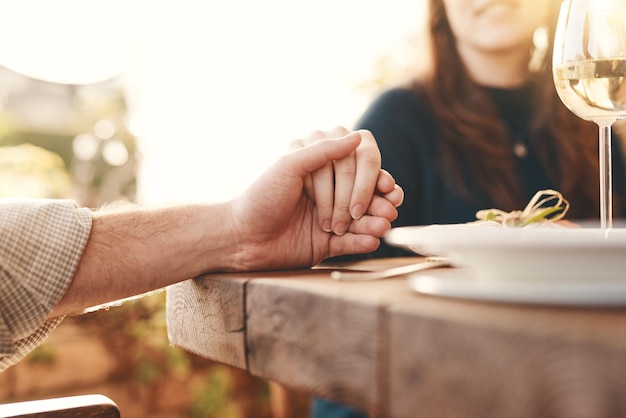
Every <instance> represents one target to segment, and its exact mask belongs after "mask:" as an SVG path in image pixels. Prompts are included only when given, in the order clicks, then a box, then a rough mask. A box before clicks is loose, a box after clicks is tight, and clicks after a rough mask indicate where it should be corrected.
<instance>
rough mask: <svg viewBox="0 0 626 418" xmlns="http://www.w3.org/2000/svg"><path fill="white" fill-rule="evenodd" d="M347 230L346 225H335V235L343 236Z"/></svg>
mask: <svg viewBox="0 0 626 418" xmlns="http://www.w3.org/2000/svg"><path fill="white" fill-rule="evenodd" d="M347 230H348V224H344V223H340V224H337V225H335V234H337V235H343V234H345V233H346V231H347Z"/></svg>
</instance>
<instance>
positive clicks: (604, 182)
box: [596, 120, 613, 229]
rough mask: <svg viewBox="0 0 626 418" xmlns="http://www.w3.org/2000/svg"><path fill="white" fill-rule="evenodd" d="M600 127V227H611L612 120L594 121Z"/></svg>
mask: <svg viewBox="0 0 626 418" xmlns="http://www.w3.org/2000/svg"><path fill="white" fill-rule="evenodd" d="M596 123H597V124H598V126H599V127H600V144H599V145H600V228H602V229H608V228H612V227H613V183H612V179H611V177H612V176H611V173H612V168H611V125H612V124H613V120H599V121H596Z"/></svg>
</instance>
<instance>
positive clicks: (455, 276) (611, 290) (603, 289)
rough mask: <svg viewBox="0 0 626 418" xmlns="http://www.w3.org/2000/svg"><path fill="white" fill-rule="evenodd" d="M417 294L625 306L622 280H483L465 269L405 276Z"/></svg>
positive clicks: (512, 301)
mask: <svg viewBox="0 0 626 418" xmlns="http://www.w3.org/2000/svg"><path fill="white" fill-rule="evenodd" d="M407 280H408V283H409V286H410V287H411V289H413V290H415V291H416V292H418V293H422V294H426V295H432V296H442V297H450V298H459V299H468V300H479V301H490V302H494V301H495V302H506V303H521V304H533V305H560V306H579V307H593V306H595V307H599V306H605V307H618V306H626V283H620V282H615V281H613V282H583V281H578V282H573V283H572V282H563V281H561V282H555V281H552V282H485V281H481V280H477V279H476V278H475V277H472V274H471V273H470V272H469V271H468V270H466V269H439V270H432V271H430V272H420V273H415V274H413V275H411V276H409V278H408V279H407Z"/></svg>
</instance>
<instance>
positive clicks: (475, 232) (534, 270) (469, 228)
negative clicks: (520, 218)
mask: <svg viewBox="0 0 626 418" xmlns="http://www.w3.org/2000/svg"><path fill="white" fill-rule="evenodd" d="M496 225H497V224H496ZM385 239H386V241H387V242H388V243H390V244H392V245H396V246H402V247H406V248H409V249H411V250H413V251H414V252H416V253H418V254H422V255H440V256H445V257H448V258H449V259H450V261H451V263H452V264H453V265H455V266H457V267H467V268H469V269H470V270H471V271H472V275H473V277H474V280H477V281H485V282H497V283H499V282H535V283H537V282H541V283H543V282H569V283H571V282H575V281H581V282H585V283H593V282H596V281H599V282H618V283H623V284H624V286H626V229H623V228H622V229H610V230H606V231H605V230H601V229H599V228H565V227H535V228H506V227H502V226H493V225H492V224H491V223H486V224H483V223H470V224H459V225H431V226H426V227H400V228H394V229H392V230H391V231H390V232H389V234H388V235H387V237H385Z"/></svg>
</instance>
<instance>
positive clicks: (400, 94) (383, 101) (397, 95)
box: [372, 87, 429, 110]
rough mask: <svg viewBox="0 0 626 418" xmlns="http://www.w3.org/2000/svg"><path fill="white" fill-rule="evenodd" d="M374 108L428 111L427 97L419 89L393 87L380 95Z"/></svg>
mask: <svg viewBox="0 0 626 418" xmlns="http://www.w3.org/2000/svg"><path fill="white" fill-rule="evenodd" d="M372 106H379V107H393V108H398V107H400V108H407V109H411V110H417V109H428V108H429V106H428V100H427V98H426V95H425V94H424V93H423V92H421V91H420V90H419V89H416V88H410V87H392V88H389V89H387V90H384V91H382V92H381V93H379V94H378V95H377V96H376V98H375V99H374V101H373V102H372Z"/></svg>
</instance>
